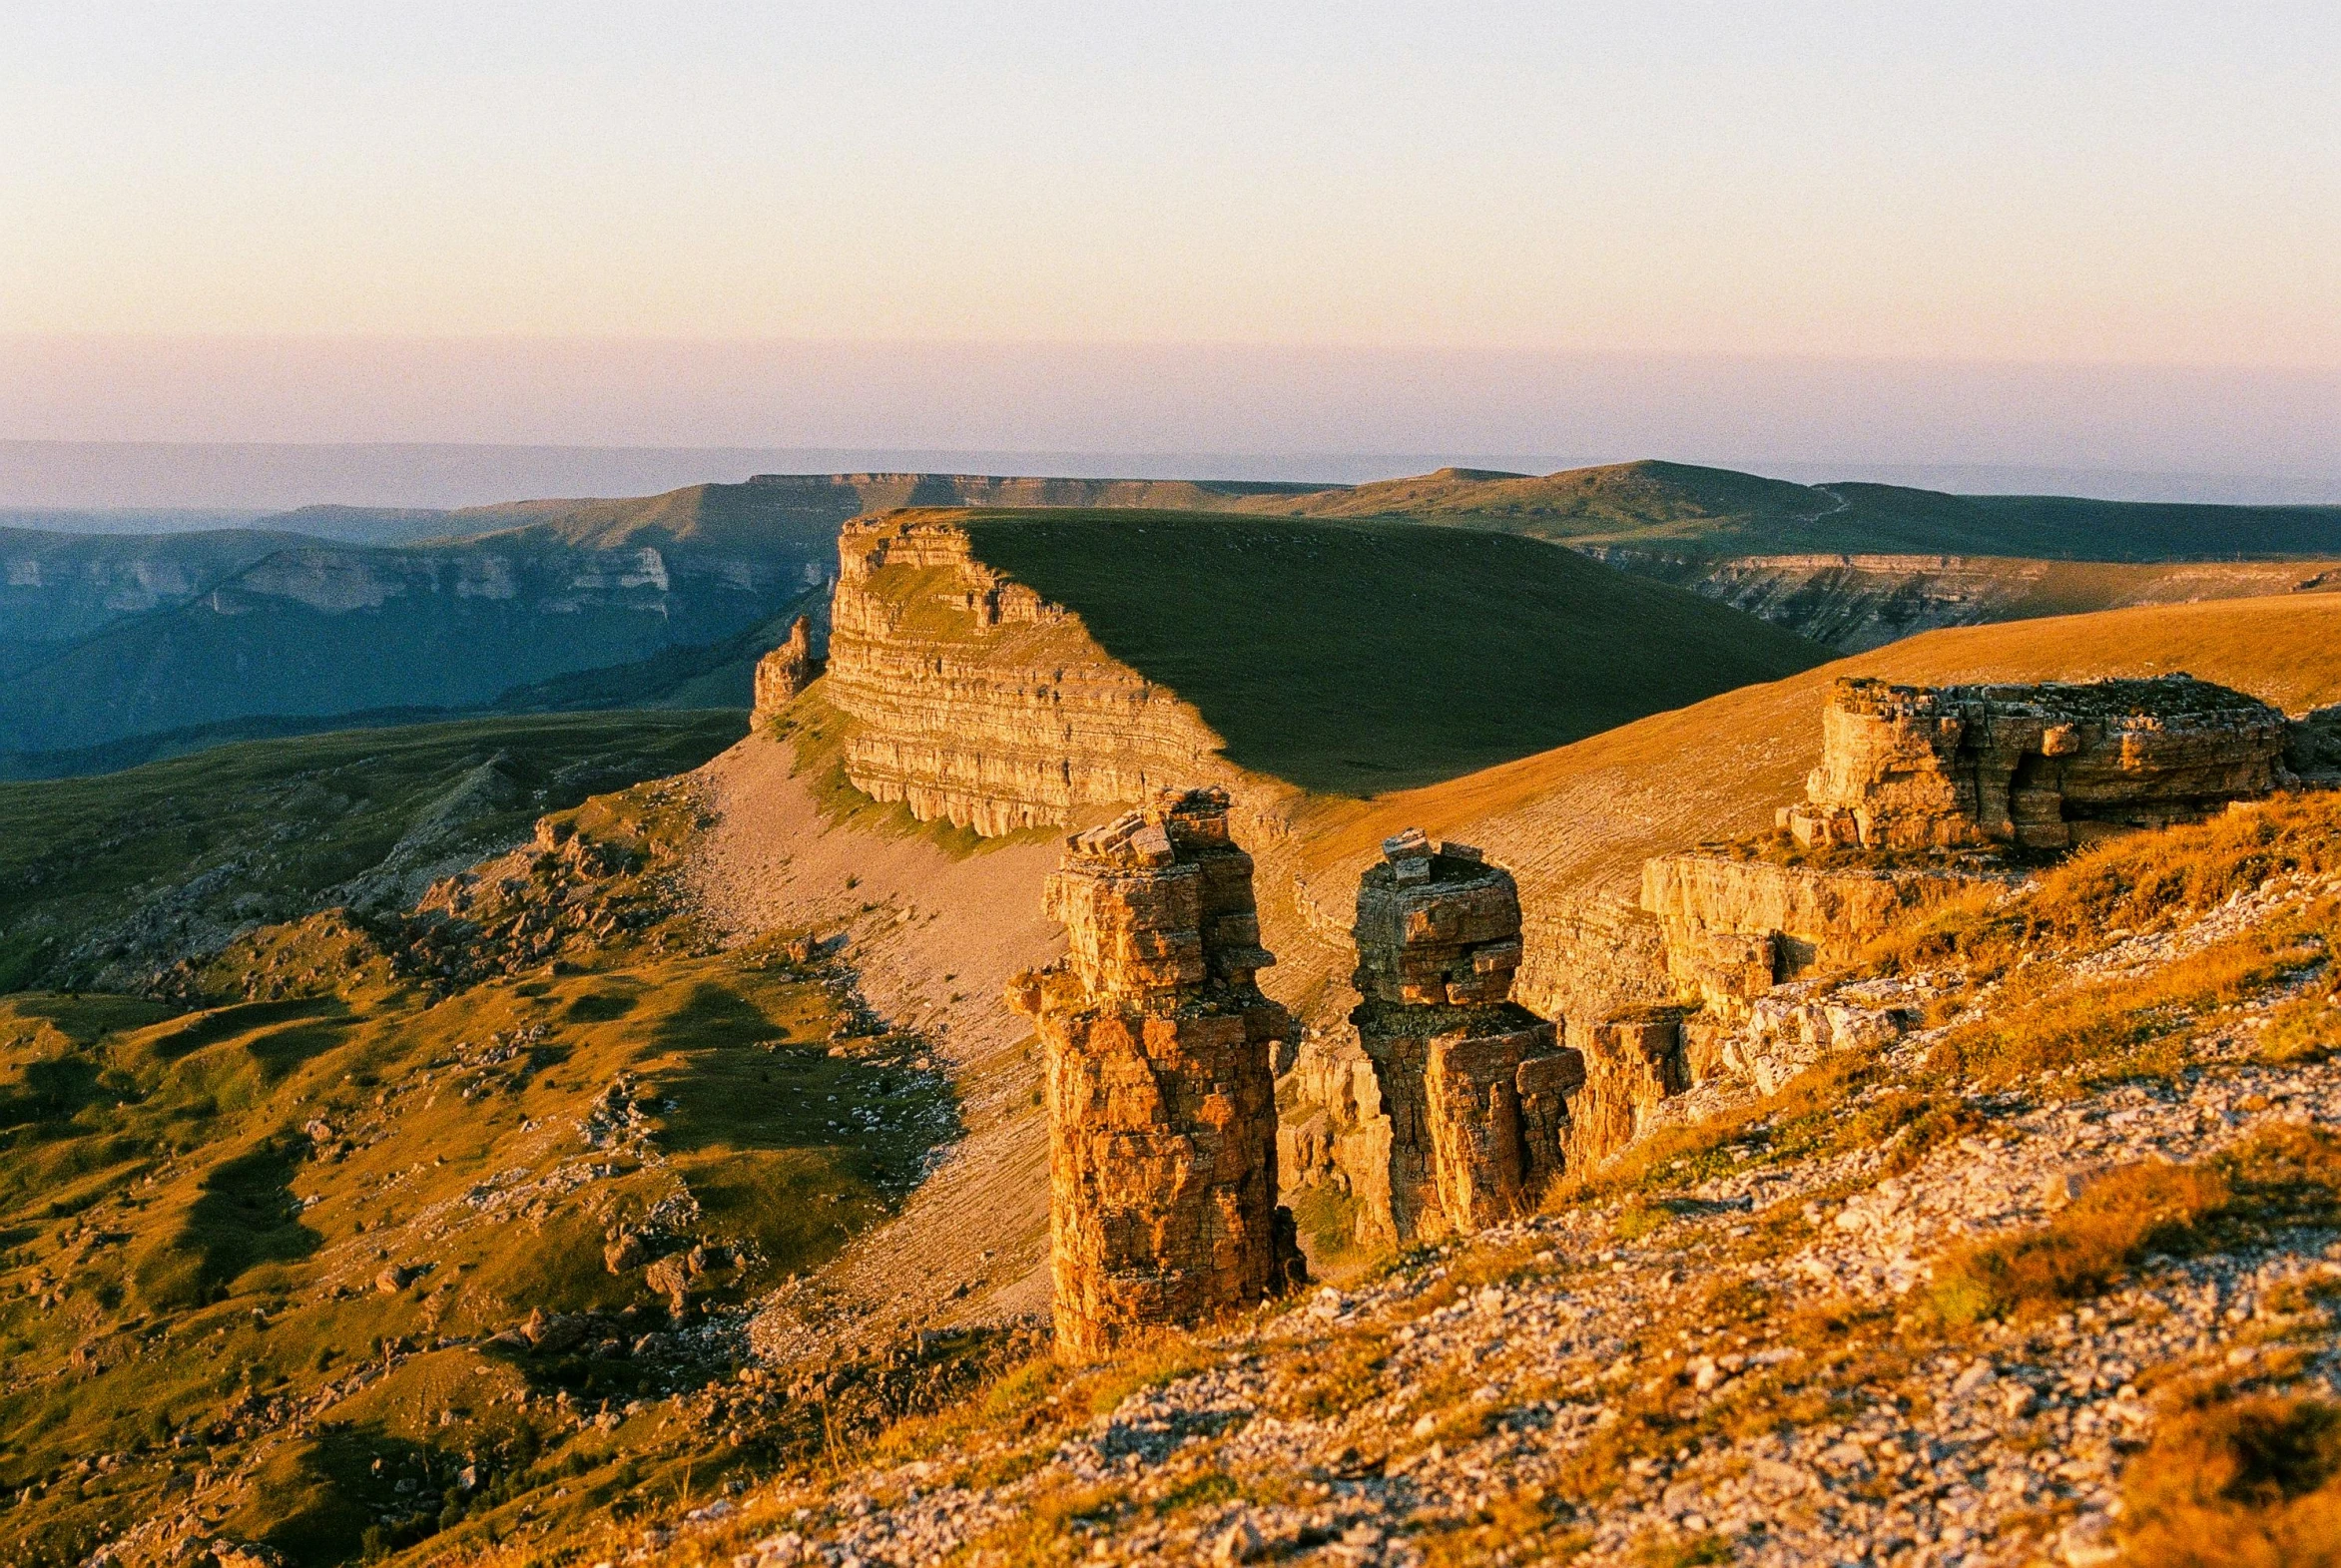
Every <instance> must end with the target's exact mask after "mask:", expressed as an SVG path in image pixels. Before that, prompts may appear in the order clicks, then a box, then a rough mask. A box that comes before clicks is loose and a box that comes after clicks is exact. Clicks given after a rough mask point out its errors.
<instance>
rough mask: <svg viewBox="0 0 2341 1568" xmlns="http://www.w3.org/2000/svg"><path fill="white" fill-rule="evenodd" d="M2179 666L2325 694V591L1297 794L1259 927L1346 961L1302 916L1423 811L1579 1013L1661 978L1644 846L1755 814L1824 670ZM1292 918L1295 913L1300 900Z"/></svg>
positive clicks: (1918, 641)
mask: <svg viewBox="0 0 2341 1568" xmlns="http://www.w3.org/2000/svg"><path fill="white" fill-rule="evenodd" d="M2173 670H2183V671H2186V672H2188V673H2190V674H2193V675H2195V676H2197V677H2199V678H2201V679H2203V680H2206V681H2214V682H2218V683H2220V684H2221V685H2225V686H2232V687H2235V688H2237V689H2238V690H2241V691H2245V692H2249V693H2251V694H2253V695H2254V696H2257V697H2260V698H2262V699H2264V700H2266V701H2268V702H2270V703H2273V704H2275V705H2277V706H2278V707H2280V708H2282V709H2284V710H2286V711H2287V712H2290V713H2300V712H2304V711H2306V710H2309V709H2312V708H2322V707H2325V706H2328V705H2331V704H2333V703H2336V702H2341V598H2335V597H2333V596H2330V595H2312V596H2307V597H2303V598H2297V599H2246V600H2233V601H2222V602H2209V603H2203V604H2189V605H2170V606H2161V607H2153V608H2141V609H2133V610H2118V611H2108V612H2104V613H2101V614H2096V615H2085V616H2069V617H2062V618H2056V619H2050V620H2041V621H2019V622H2011V623H2008V624H2006V625H2000V626H1990V627H1975V628H1960V629H1955V630H1951V631H1941V632H1930V633H1927V634H1925V635H1922V636H1919V637H1913V638H1910V639H1908V640H1906V641H1903V642H1899V643H1895V644H1892V645H1890V646H1888V647H1885V648H1881V649H1878V650H1876V651H1875V652H1872V653H1867V654H1862V655H1857V656H1855V657H1853V658H1849V659H1841V660H1837V661H1835V662H1834V663H1831V664H1826V665H1822V666H1820V667H1818V668H1815V669H1811V670H1807V671H1805V672H1803V673H1801V674H1799V675H1795V676H1791V677H1790V678H1788V679H1786V680H1782V681H1776V682H1773V683H1771V684H1769V685H1763V686H1751V687H1747V688H1744V689H1742V690H1739V691H1733V692H1727V693H1725V694H1723V695H1722V696H1720V697H1715V698H1711V699H1709V700H1707V701H1705V702H1703V703H1698V704H1695V705H1692V706H1690V707H1688V708H1684V709H1680V710H1677V711H1674V712H1671V713H1664V714H1656V715H1653V716H1651V717H1649V718H1646V719H1643V720H1640V721H1637V722H1635V723H1633V724H1629V725H1625V726H1621V727H1620V728H1618V729H1616V730H1614V731H1611V732H1608V733H1606V734H1603V735H1599V736H1595V737H1593V738H1591V739H1590V740H1586V741H1582V742H1578V743H1576V744H1575V745H1572V746H1565V747H1561V748H1558V749H1556V750H1554V751H1551V752H1547V753H1544V754H1541V755H1539V756H1536V757H1530V758H1523V759H1521V760H1519V761H1517V762H1513V763H1508V764H1505V765H1503V766H1501V767H1497V768H1492V769H1488V770H1486V771H1484V772H1481V773H1478V774H1473V775H1470V776H1469V777H1467V778H1463V779H1457V780H1454V781H1451V782H1449V783H1447V784H1438V785H1434V786H1432V787H1429V788H1425V789H1415V790H1408V791H1404V792H1401V793H1396V794H1392V795H1388V796H1384V797H1381V798H1379V799H1376V800H1373V801H1368V802H1352V801H1321V802H1314V803H1312V804H1311V805H1310V806H1309V807H1307V808H1306V809H1305V811H1304V812H1303V813H1302V816H1301V819H1300V821H1299V822H1298V823H1297V824H1296V828H1295V831H1294V834H1293V840H1292V851H1291V852H1292V853H1293V855H1294V874H1295V876H1296V877H1297V878H1298V882H1297V896H1298V897H1299V898H1300V899H1302V900H1303V901H1305V903H1306V904H1307V905H1309V906H1310V908H1309V909H1308V910H1301V911H1295V912H1294V913H1292V914H1290V915H1288V916H1287V918H1288V919H1289V921H1290V924H1289V926H1288V927H1286V928H1284V929H1281V930H1280V932H1279V939H1280V943H1281V945H1279V944H1278V943H1272V944H1271V945H1276V946H1277V947H1278V951H1279V952H1280V953H1282V954H1284V956H1285V959H1286V961H1287V963H1288V964H1292V965H1294V966H1295V967H1294V969H1293V970H1292V971H1291V972H1290V973H1289V974H1288V975H1287V976H1286V980H1287V981H1288V982H1290V983H1299V982H1300V978H1301V974H1302V973H1303V972H1305V970H1307V971H1313V972H1316V973H1320V974H1323V975H1326V976H1329V977H1330V976H1333V975H1335V974H1337V973H1342V972H1346V968H1347V961H1346V960H1345V959H1344V958H1343V957H1342V956H1341V955H1340V954H1339V953H1337V952H1329V951H1327V950H1326V948H1325V947H1324V944H1323V943H1322V942H1321V941H1320V940H1318V939H1317V938H1315V937H1313V936H1312V935H1311V934H1310V933H1311V927H1312V925H1314V926H1315V927H1316V928H1317V929H1327V928H1330V929H1337V930H1338V929H1341V928H1343V927H1344V926H1345V925H1346V923H1347V922H1346V918H1344V912H1345V911H1346V910H1347V908H1348V906H1349V903H1350V900H1351V898H1352V897H1353V896H1354V888H1355V886H1356V877H1357V875H1358V871H1359V868H1361V867H1362V866H1364V865H1365V864H1367V863H1369V862H1370V861H1371V859H1372V858H1373V856H1374V855H1375V853H1376V852H1377V846H1378V845H1379V844H1380V842H1381V840H1382V839H1383V837H1384V836H1386V835H1388V834H1390V833H1393V832H1396V831H1398V830H1399V829H1400V828H1402V827H1407V826H1422V827H1425V828H1427V829H1428V830H1430V831H1431V832H1433V833H1435V834H1440V835H1446V834H1453V835H1455V836H1457V837H1460V838H1463V839H1465V840H1467V841H1469V842H1472V843H1477V844H1480V845H1482V846H1484V847H1485V848H1486V849H1487V851H1488V853H1489V854H1491V855H1493V856H1495V857H1497V858H1498V859H1500V860H1502V862H1503V863H1504V864H1506V865H1508V866H1510V867H1512V869H1513V870H1514V871H1515V872H1516V873H1517V875H1518V876H1519V879H1520V887H1521V896H1522V900H1523V903H1524V904H1525V905H1526V906H1527V907H1528V909H1529V911H1530V916H1529V922H1528V931H1527V943H1528V950H1527V959H1526V962H1525V964H1524V965H1523V967H1522V969H1521V971H1520V995H1521V997H1522V999H1523V1000H1525V1001H1526V1002H1527V1003H1528V1005H1530V1006H1531V1007H1534V1008H1536V1009H1538V1010H1539V1011H1544V1012H1549V1013H1558V1014H1562V1015H1574V1014H1577V1013H1579V1012H1587V1013H1597V1012H1600V1011H1603V1010H1605V1009H1606V1008H1607V1007H1609V1006H1611V1005H1614V1004H1615V1003H1617V1002H1619V1001H1625V1000H1633V999H1648V998H1650V997H1651V996H1653V995H1655V994H1656V993H1657V992H1658V990H1659V989H1660V986H1659V980H1658V971H1657V968H1656V963H1657V960H1656V954H1655V951H1654V947H1653V945H1652V944H1653V943H1654V940H1655V938H1654V934H1653V933H1652V932H1651V931H1650V930H1649V929H1648V928H1647V924H1646V921H1645V918H1644V917H1643V916H1641V915H1640V914H1639V913H1638V911H1637V910H1636V909H1635V907H1634V899H1635V895H1636V890H1637V888H1638V884H1639V875H1640V868H1641V864H1642V861H1643V860H1644V859H1645V858H1647V857H1648V856H1650V855H1652V854H1656V853H1661V852H1663V851H1665V850H1668V849H1676V848H1683V847H1686V846H1688V845H1691V844H1695V843H1698V842H1701V841H1703V840H1706V839H1713V838H1725V837H1733V836H1737V835H1741V834H1746V833H1752V832H1757V831H1761V830H1763V829H1764V828H1766V827H1768V826H1769V825H1770V823H1771V820H1772V812H1773V809H1774V807H1776V806H1779V805H1784V804H1787V803H1788V802H1789V801H1791V800H1793V799H1795V798H1797V796H1798V794H1799V791H1800V788H1801V785H1802V783H1803V780H1804V776H1805V774H1806V772H1807V771H1808V770H1809V769H1810V768H1811V767H1812V766H1813V764H1814V762H1815V760H1816V759H1817V758H1818V756H1819V753H1820V724H1819V715H1820V712H1821V696H1822V694H1823V693H1824V692H1826V691H1827V690H1828V689H1829V687H1830V685H1831V684H1832V683H1833V682H1834V681H1835V680H1836V679H1837V678H1838V677H1840V676H1846V675H1866V676H1878V677H1882V678H1885V679H1888V680H1895V681H1909V682H1919V683H1927V684H1949V683H1955V682H1978V681H2043V680H2090V679H2098V678H2104V677H2111V676H2142V675H2155V674H2161V673H2164V672H2167V671H2173ZM1305 916H1306V918H1305Z"/></svg>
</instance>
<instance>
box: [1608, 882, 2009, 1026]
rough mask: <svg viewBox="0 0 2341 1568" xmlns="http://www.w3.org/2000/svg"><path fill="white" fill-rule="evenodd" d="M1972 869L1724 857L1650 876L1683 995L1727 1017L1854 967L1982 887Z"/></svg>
mask: <svg viewBox="0 0 2341 1568" xmlns="http://www.w3.org/2000/svg"><path fill="white" fill-rule="evenodd" d="M1983 874H1984V873H1983V872H1982V871H1981V870H1980V869H1979V868H1976V867H1972V866H1959V865H1951V864H1946V865H1942V866H1909V867H1891V868H1889V867H1874V866H1860V865H1853V866H1818V865H1791V864H1785V863H1782V862H1780V861H1776V860H1767V859H1762V858H1758V857H1756V856H1754V855H1740V854H1734V853H1731V852H1728V851H1723V852H1718V851H1714V850H1709V851H1704V852H1688V853H1683V854H1666V855H1659V856H1657V857H1656V858H1655V859H1652V860H1650V861H1648V862H1646V863H1645V864H1644V865H1643V867H1642V907H1643V908H1644V909H1646V910H1648V911H1649V912H1650V913H1651V914H1654V915H1656V916H1657V917H1658V921H1659V929H1660V930H1661V931H1663V932H1664V933H1665V944H1666V972H1667V975H1668V978H1669V979H1670V980H1672V982H1673V983H1674V986H1675V988H1676V991H1677V993H1678V994H1679V995H1681V996H1682V997H1684V998H1685V999H1686V1000H1688V1001H1691V1002H1693V1003H1694V1004H1697V1005H1704V1006H1707V1007H1711V1008H1714V1009H1716V1010H1717V1011H1718V1012H1721V1013H1723V1014H1725V1015H1727V1016H1731V1017H1734V1018H1737V1017H1739V1016H1741V1015H1742V1013H1743V1011H1744V1008H1745V1006H1746V1004H1747V1003H1748V1002H1750V1001H1753V1000H1754V999H1755V998H1756V997H1759V996H1762V995H1764V994H1765V993H1766V992H1768V991H1770V990H1771V989H1772V988H1773V987H1774V986H1776V985H1780V984H1783V983H1785V982H1787V981H1790V980H1794V979H1797V978H1799V977H1801V976H1803V975H1805V974H1807V973H1809V972H1811V971H1812V970H1814V969H1816V968H1822V967H1831V966H1835V965H1839V964H1845V963H1850V962H1852V960H1853V959H1854V957H1855V955H1856V954H1858V953H1859V952H1860V951H1861V950H1862V949H1863V948H1864V947H1866V946H1867V945H1869V944H1870V943H1871V942H1873V941H1875V940H1877V938H1878V937H1880V936H1882V935H1883V934H1885V932H1886V931H1887V930H1888V929H1890V928H1891V927H1893V926H1894V925H1896V924H1898V923H1900V922H1901V921H1903V920H1906V919H1909V918H1911V917H1912V916H1913V915H1916V914H1919V913H1922V912H1924V911H1925V910H1927V909H1929V908H1932V907H1933V906H1935V905H1936V904H1939V903H1942V902H1944V901H1945V900H1947V899H1950V898H1954V897H1957V896H1958V895H1959V894H1961V893H1964V892H1966V891H1968V890H1969V889H1971V888H1973V887H1975V886H1976V885H1977V884H1978V881H1979V880H1980V879H1981V877H1982V876H1983Z"/></svg>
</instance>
